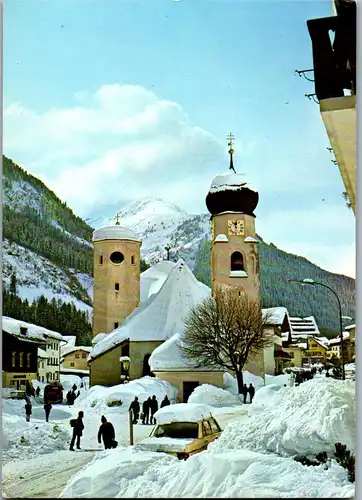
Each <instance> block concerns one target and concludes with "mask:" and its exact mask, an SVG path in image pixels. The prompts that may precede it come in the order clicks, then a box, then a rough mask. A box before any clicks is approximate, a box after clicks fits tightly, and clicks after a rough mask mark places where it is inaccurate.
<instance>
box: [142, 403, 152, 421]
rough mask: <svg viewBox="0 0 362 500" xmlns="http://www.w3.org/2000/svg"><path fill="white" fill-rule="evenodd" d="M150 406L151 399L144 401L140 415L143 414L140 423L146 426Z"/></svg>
mask: <svg viewBox="0 0 362 500" xmlns="http://www.w3.org/2000/svg"><path fill="white" fill-rule="evenodd" d="M150 405H151V398H148V399H146V400H145V401H144V402H143V405H142V413H143V417H142V423H143V424H146V425H148V424H149V417H150V408H151V406H150Z"/></svg>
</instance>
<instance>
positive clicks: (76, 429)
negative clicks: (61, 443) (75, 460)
mask: <svg viewBox="0 0 362 500" xmlns="http://www.w3.org/2000/svg"><path fill="white" fill-rule="evenodd" d="M83 417H84V413H83V412H82V411H80V412H79V413H78V417H77V419H76V420H75V422H74V426H73V436H72V440H71V442H70V448H69V450H70V451H74V443H75V440H77V443H76V444H77V449H78V450H80V438H81V436H83V429H84V424H83Z"/></svg>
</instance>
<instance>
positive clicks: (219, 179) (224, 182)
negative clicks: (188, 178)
mask: <svg viewBox="0 0 362 500" xmlns="http://www.w3.org/2000/svg"><path fill="white" fill-rule="evenodd" d="M241 187H246V188H249V189H251V190H252V191H255V189H254V188H252V187H251V186H250V184H247V183H246V181H245V176H244V174H231V173H230V170H229V171H228V172H226V173H225V174H220V175H217V176H216V177H215V178H214V179H213V181H212V183H211V187H210V193H216V192H218V191H229V190H237V189H240V188H241Z"/></svg>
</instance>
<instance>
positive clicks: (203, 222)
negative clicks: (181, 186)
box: [93, 198, 210, 269]
mask: <svg viewBox="0 0 362 500" xmlns="http://www.w3.org/2000/svg"><path fill="white" fill-rule="evenodd" d="M119 216H120V219H119V220H120V224H121V225H122V226H125V227H128V228H130V229H132V230H133V231H135V232H136V233H137V234H138V236H140V238H141V239H142V247H141V254H142V257H143V258H144V259H145V260H146V261H147V262H149V263H150V264H153V263H155V262H158V261H159V260H163V259H164V258H165V256H166V250H165V246H167V245H169V246H170V257H171V258H172V260H174V261H176V260H177V259H178V258H182V259H183V260H184V261H185V262H186V264H187V265H188V266H189V267H190V268H191V269H194V265H195V259H196V253H197V250H198V247H199V244H200V242H201V241H202V240H204V239H205V238H209V237H210V215H208V214H202V215H191V214H188V213H186V212H184V211H183V210H181V209H180V208H179V207H177V206H176V205H174V204H172V203H168V202H165V201H163V200H160V199H158V198H144V199H143V200H140V201H135V202H133V203H130V204H128V205H126V206H125V207H124V208H123V209H122V210H121V211H120V212H119ZM114 220H115V219H114V218H113V219H110V218H104V219H101V218H100V219H98V220H96V221H93V224H95V225H96V227H101V226H102V225H109V224H114Z"/></svg>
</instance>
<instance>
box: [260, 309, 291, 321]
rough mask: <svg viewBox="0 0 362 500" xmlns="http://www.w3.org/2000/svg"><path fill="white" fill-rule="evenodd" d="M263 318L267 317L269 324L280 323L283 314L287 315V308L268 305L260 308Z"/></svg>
mask: <svg viewBox="0 0 362 500" xmlns="http://www.w3.org/2000/svg"><path fill="white" fill-rule="evenodd" d="M262 314H263V316H264V318H266V317H268V322H269V323H270V324H271V325H281V324H282V323H283V321H284V318H285V316H287V317H289V314H288V309H287V308H286V307H268V308H266V309H262Z"/></svg>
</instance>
